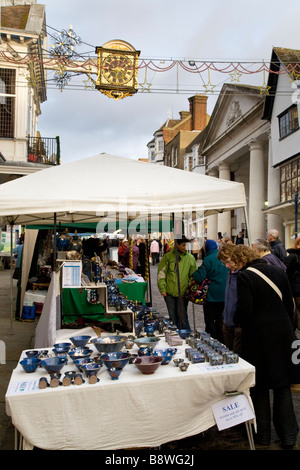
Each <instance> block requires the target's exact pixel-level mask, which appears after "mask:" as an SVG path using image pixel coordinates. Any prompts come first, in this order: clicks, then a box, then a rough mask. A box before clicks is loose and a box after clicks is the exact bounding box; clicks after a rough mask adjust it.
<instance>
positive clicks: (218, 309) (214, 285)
mask: <svg viewBox="0 0 300 470" xmlns="http://www.w3.org/2000/svg"><path fill="white" fill-rule="evenodd" d="M204 251H205V257H204V259H203V263H202V264H201V266H199V268H198V269H197V271H195V272H194V274H193V279H194V280H195V281H196V282H198V283H199V284H200V283H201V282H202V281H204V279H206V278H207V279H208V280H209V286H208V291H207V297H206V302H205V304H204V307H203V312H204V321H205V331H206V332H207V333H209V334H210V335H211V336H212V337H213V338H215V339H218V340H219V341H221V342H222V343H224V337H223V331H222V327H223V310H224V300H225V288H226V282H227V276H228V272H229V270H228V268H226V266H225V265H224V264H223V263H222V262H221V261H220V260H219V259H218V245H217V243H216V242H215V241H214V240H209V239H208V240H206V242H205V244H204Z"/></svg>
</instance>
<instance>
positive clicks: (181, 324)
mask: <svg viewBox="0 0 300 470" xmlns="http://www.w3.org/2000/svg"><path fill="white" fill-rule="evenodd" d="M173 235H174V250H175V260H176V261H175V265H176V277H177V289H178V307H179V324H180V328H182V326H183V305H182V302H183V299H182V297H181V289H180V275H179V256H178V247H177V238H176V233H175V214H174V212H173Z"/></svg>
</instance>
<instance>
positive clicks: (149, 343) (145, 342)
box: [134, 336, 160, 349]
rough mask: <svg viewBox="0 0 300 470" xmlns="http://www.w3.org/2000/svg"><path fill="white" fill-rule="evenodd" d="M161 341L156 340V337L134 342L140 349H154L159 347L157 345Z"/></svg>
mask: <svg viewBox="0 0 300 470" xmlns="http://www.w3.org/2000/svg"><path fill="white" fill-rule="evenodd" d="M159 341H160V338H156V337H151V336H149V337H146V336H145V337H143V338H136V339H135V340H134V342H135V344H136V345H137V346H138V347H139V348H140V347H143V346H148V348H152V349H154V348H155V346H156V345H157V343H159Z"/></svg>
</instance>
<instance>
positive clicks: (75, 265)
mask: <svg viewBox="0 0 300 470" xmlns="http://www.w3.org/2000/svg"><path fill="white" fill-rule="evenodd" d="M62 270H63V276H62V287H69V288H72V287H81V271H82V264H81V261H65V262H64V264H63V267H62Z"/></svg>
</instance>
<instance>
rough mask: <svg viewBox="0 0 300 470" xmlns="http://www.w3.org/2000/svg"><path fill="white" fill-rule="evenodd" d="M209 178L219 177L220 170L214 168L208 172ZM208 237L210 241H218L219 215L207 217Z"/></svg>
mask: <svg viewBox="0 0 300 470" xmlns="http://www.w3.org/2000/svg"><path fill="white" fill-rule="evenodd" d="M208 176H213V177H215V178H217V177H218V170H217V169H216V168H213V169H211V170H208ZM206 236H207V238H208V239H210V240H217V237H218V215H217V214H216V215H215V214H213V215H209V216H208V217H207V233H206Z"/></svg>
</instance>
